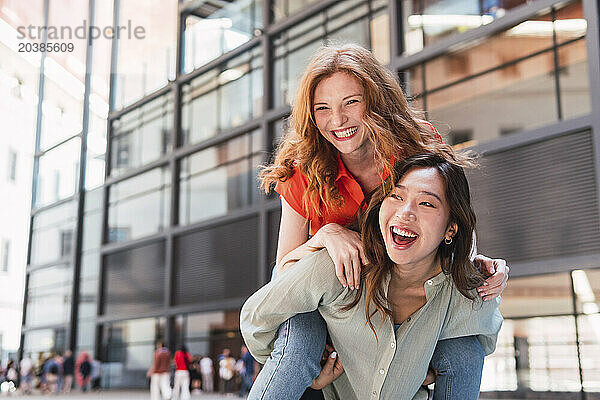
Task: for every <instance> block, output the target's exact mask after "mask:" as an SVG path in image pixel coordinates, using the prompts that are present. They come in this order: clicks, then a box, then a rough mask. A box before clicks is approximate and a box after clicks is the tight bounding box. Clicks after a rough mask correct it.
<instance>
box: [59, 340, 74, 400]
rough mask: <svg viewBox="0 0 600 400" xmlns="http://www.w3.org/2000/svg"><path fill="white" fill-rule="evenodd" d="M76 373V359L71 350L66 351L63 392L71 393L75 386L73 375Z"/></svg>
mask: <svg viewBox="0 0 600 400" xmlns="http://www.w3.org/2000/svg"><path fill="white" fill-rule="evenodd" d="M74 374H75V359H74V358H73V352H72V351H71V350H67V351H65V357H64V360H63V386H62V391H63V393H70V392H71V388H72V387H73V375H74Z"/></svg>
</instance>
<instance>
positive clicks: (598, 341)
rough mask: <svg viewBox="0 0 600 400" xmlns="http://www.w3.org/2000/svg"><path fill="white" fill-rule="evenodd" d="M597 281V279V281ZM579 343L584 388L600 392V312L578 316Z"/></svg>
mask: <svg viewBox="0 0 600 400" xmlns="http://www.w3.org/2000/svg"><path fill="white" fill-rule="evenodd" d="M596 282H597V281H596ZM577 322H578V324H579V325H578V327H579V343H580V346H581V367H582V369H583V371H582V372H583V388H584V390H585V391H586V392H588V393H591V392H595V393H598V392H600V365H598V360H600V314H598V313H595V314H590V315H585V316H580V317H578V318H577Z"/></svg>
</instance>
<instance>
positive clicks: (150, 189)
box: [108, 168, 171, 242]
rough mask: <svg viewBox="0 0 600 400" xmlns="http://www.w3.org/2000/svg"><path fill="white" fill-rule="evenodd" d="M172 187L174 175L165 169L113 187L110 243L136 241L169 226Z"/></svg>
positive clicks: (109, 216)
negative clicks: (172, 176)
mask: <svg viewBox="0 0 600 400" xmlns="http://www.w3.org/2000/svg"><path fill="white" fill-rule="evenodd" d="M170 186H171V175H170V174H169V171H168V169H164V168H162V169H160V168H157V169H153V170H151V171H149V172H146V173H144V174H141V175H138V176H135V177H133V178H130V179H127V180H125V181H123V182H119V183H116V184H114V185H112V186H111V187H110V190H109V209H108V241H109V242H120V241H124V240H130V239H135V238H138V237H142V236H146V235H150V234H152V233H156V232H159V231H161V230H163V229H164V228H165V227H166V226H168V225H169V211H168V210H169V208H170V200H169V199H170V189H169V188H170Z"/></svg>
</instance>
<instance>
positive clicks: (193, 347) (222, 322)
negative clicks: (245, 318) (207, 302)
mask: <svg viewBox="0 0 600 400" xmlns="http://www.w3.org/2000/svg"><path fill="white" fill-rule="evenodd" d="M239 314H240V312H239V310H231V311H219V312H209V313H201V314H190V315H186V316H179V317H177V319H176V320H177V322H176V325H177V326H178V327H179V329H178V331H179V332H178V333H179V334H178V335H177V342H178V345H179V344H185V346H186V347H187V349H188V351H189V352H190V353H191V354H193V355H206V356H208V357H210V358H212V360H213V362H214V364H215V365H217V357H218V355H219V353H220V352H221V350H222V349H223V348H225V347H228V348H229V349H231V350H232V353H233V355H237V354H236V352H237V351H238V349H239V347H241V345H242V341H241V340H242V339H241V335H240V331H239V329H240V327H239V320H240V318H239Z"/></svg>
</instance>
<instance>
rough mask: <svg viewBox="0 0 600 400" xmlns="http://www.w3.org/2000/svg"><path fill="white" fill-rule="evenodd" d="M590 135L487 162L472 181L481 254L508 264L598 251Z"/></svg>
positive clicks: (528, 148) (506, 153)
mask: <svg viewBox="0 0 600 400" xmlns="http://www.w3.org/2000/svg"><path fill="white" fill-rule="evenodd" d="M592 149H593V147H592V139H591V133H590V131H584V132H577V133H573V134H568V135H564V136H560V137H555V138H552V139H548V140H545V141H541V142H537V143H533V144H529V145H525V146H522V147H517V148H512V149H509V150H506V151H502V152H497V153H493V154H490V155H487V156H485V157H483V159H482V160H481V166H482V168H480V169H478V170H475V171H473V172H471V173H470V174H469V175H470V177H469V181H470V184H471V190H472V195H473V201H474V206H475V210H476V212H477V217H478V224H477V225H478V231H479V241H478V242H479V243H478V244H479V251H480V252H482V253H484V254H486V255H490V256H494V257H502V258H505V259H507V260H508V261H509V262H513V263H514V262H517V261H529V260H539V259H551V258H556V257H564V256H568V255H583V254H592V253H597V252H598V251H599V250H600V223H599V216H598V195H597V187H596V178H595V171H594V160H593V150H592Z"/></svg>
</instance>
